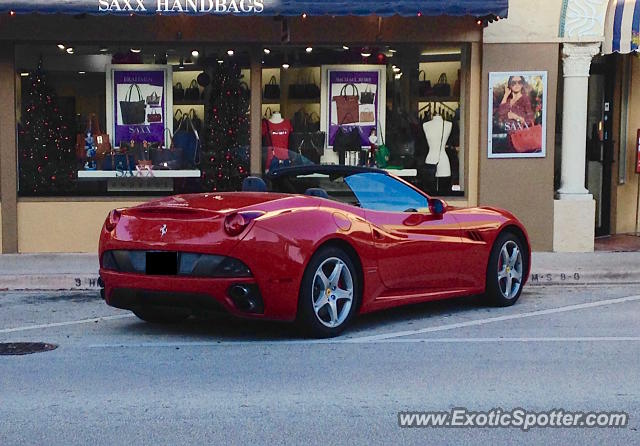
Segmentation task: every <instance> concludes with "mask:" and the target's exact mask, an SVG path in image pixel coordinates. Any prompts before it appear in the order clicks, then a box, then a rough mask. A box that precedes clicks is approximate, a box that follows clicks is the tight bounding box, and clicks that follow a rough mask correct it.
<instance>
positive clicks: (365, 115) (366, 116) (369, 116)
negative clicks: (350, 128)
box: [360, 111, 376, 122]
mask: <svg viewBox="0 0 640 446" xmlns="http://www.w3.org/2000/svg"><path fill="white" fill-rule="evenodd" d="M375 119H376V117H375V114H374V113H373V112H372V111H361V112H360V122H373V121H374V120H375Z"/></svg>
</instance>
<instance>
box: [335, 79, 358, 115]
mask: <svg viewBox="0 0 640 446" xmlns="http://www.w3.org/2000/svg"><path fill="white" fill-rule="evenodd" d="M347 87H351V89H352V91H351V95H349V94H348V93H347ZM333 100H334V101H335V102H336V109H337V112H338V122H339V123H340V125H342V124H354V123H356V122H358V118H359V113H358V112H359V104H358V87H356V86H355V84H345V85H344V86H343V87H342V89H341V90H340V96H334V97H333Z"/></svg>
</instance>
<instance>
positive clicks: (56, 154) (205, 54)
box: [16, 44, 250, 196]
mask: <svg viewBox="0 0 640 446" xmlns="http://www.w3.org/2000/svg"><path fill="white" fill-rule="evenodd" d="M248 67H249V58H248V55H247V53H246V52H242V51H232V50H229V49H224V50H222V49H219V48H218V49H216V48H195V49H194V48H191V47H181V48H176V47H173V48H169V47H145V46H140V47H137V48H136V47H132V48H130V49H126V50H124V49H121V48H120V49H114V48H109V47H107V46H105V47H101V46H76V47H68V46H65V45H62V44H61V45H59V46H58V45H43V46H28V45H24V46H17V47H16V68H17V70H18V74H19V77H18V78H19V79H20V85H19V88H18V89H17V90H18V98H17V103H18V104H19V106H18V107H17V111H16V112H17V122H18V163H19V193H20V195H21V196H47V195H52V196H56V195H76V196H83V195H84V196H96V195H167V194H172V193H181V192H200V191H212V190H235V189H238V188H239V187H240V184H241V182H242V178H243V177H245V176H246V175H247V173H248V169H249V103H250V93H249V75H250V72H249V69H248Z"/></svg>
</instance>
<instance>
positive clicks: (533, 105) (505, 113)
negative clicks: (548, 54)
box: [488, 71, 547, 158]
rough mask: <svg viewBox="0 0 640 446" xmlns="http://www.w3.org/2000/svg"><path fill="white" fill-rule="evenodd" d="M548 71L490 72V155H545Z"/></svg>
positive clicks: (536, 156)
mask: <svg viewBox="0 0 640 446" xmlns="http://www.w3.org/2000/svg"><path fill="white" fill-rule="evenodd" d="M546 100H547V72H546V71H514V72H492V73H489V116H490V119H489V128H488V135H489V141H488V151H489V153H488V155H489V158H544V157H545V156H546V139H547V138H546V135H547V128H546V126H547V124H546V123H547V104H546Z"/></svg>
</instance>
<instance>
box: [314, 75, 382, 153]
mask: <svg viewBox="0 0 640 446" xmlns="http://www.w3.org/2000/svg"><path fill="white" fill-rule="evenodd" d="M322 79H323V82H322V96H321V111H322V112H321V116H320V118H321V119H320V125H321V127H322V130H324V131H325V132H326V134H327V139H328V141H327V146H328V147H329V148H332V147H333V143H334V141H335V138H336V135H337V134H338V130H339V129H342V130H344V131H347V132H357V133H358V134H359V136H360V141H361V145H362V146H366V147H368V146H369V145H370V144H371V143H370V137H371V136H372V134H373V133H375V134H376V135H377V136H381V135H380V132H381V131H383V129H384V126H385V111H386V97H387V96H386V85H387V83H386V67H384V66H371V65H324V66H323V67H322ZM383 136H384V135H383ZM332 153H333V152H332Z"/></svg>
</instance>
